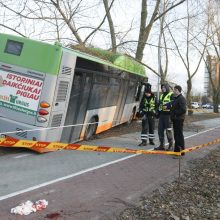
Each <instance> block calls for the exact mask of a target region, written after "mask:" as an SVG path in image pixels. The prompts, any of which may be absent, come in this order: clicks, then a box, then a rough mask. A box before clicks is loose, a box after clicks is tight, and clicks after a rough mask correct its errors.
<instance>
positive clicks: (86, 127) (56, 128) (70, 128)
mask: <svg viewBox="0 0 220 220" xmlns="http://www.w3.org/2000/svg"><path fill="white" fill-rule="evenodd" d="M146 81H147V77H146V75H145V69H144V67H143V66H142V65H140V64H139V63H137V62H136V61H133V60H131V59H130V58H128V57H126V56H122V55H114V56H111V57H110V58H109V60H106V59H103V58H99V57H97V56H94V55H90V54H88V53H85V52H80V51H79V50H74V49H70V48H65V47H62V46H61V45H60V44H59V43H55V44H54V45H52V44H49V43H45V42H40V41H36V40H31V39H28V38H23V37H19V36H13V35H9V34H0V134H1V135H2V136H11V137H13V138H17V139H28V140H38V141H61V142H65V143H73V142H77V141H79V140H83V139H89V138H91V137H92V136H93V135H94V134H98V133H100V132H102V131H105V130H107V129H109V128H111V127H114V126H116V125H119V124H122V123H125V122H129V121H130V120H131V119H132V118H133V117H134V115H135V113H136V111H137V109H138V106H139V101H140V96H141V91H142V87H143V83H144V82H146Z"/></svg>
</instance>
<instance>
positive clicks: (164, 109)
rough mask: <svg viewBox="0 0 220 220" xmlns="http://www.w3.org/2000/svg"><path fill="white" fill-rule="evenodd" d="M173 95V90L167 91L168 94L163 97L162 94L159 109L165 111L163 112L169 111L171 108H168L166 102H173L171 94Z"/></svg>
mask: <svg viewBox="0 0 220 220" xmlns="http://www.w3.org/2000/svg"><path fill="white" fill-rule="evenodd" d="M172 95H173V92H169V93H167V95H166V96H165V97H164V99H162V98H163V94H161V95H160V105H159V111H163V112H169V111H170V108H167V106H166V104H168V103H169V102H171V99H170V98H171V96H172Z"/></svg>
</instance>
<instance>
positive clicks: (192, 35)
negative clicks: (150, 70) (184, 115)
mask: <svg viewBox="0 0 220 220" xmlns="http://www.w3.org/2000/svg"><path fill="white" fill-rule="evenodd" d="M186 10H187V22H186V25H184V26H185V35H186V38H185V40H184V41H183V37H181V41H182V42H179V43H178V41H177V40H176V39H175V37H174V32H172V31H171V28H170V27H169V26H167V27H168V30H169V33H170V36H171V38H172V40H173V43H174V45H175V47H176V50H177V53H178V55H179V57H180V59H181V61H182V63H183V65H184V67H185V69H186V72H187V92H186V99H187V105H188V108H189V109H191V91H192V79H193V77H194V76H195V74H196V73H197V71H198V69H199V66H200V64H201V61H202V60H203V56H204V53H205V49H206V45H207V41H208V37H207V32H206V34H205V36H204V35H203V34H202V30H203V29H204V28H205V25H204V26H203V27H201V28H200V30H198V31H195V23H196V22H194V23H193V25H192V24H191V23H192V21H193V18H194V19H195V18H197V15H198V14H199V13H198V14H197V15H196V14H194V15H190V7H189V0H187V7H186ZM191 10H192V8H191ZM197 21H198V20H197ZM192 26H193V27H194V28H192ZM198 36H201V38H202V39H204V43H203V44H202V45H201V44H200V48H201V50H200V51H201V53H199V54H198V56H199V58H198V61H197V62H195V59H194V60H193V62H192V61H191V58H192V57H194V56H195V54H194V50H193V47H194V45H195V44H196V43H197V44H198V43H199V42H198ZM182 45H183V47H181V46H182ZM193 65H194V69H193V67H192V66H193ZM191 113H192V112H191V111H189V114H191Z"/></svg>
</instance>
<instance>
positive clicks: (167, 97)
mask: <svg viewBox="0 0 220 220" xmlns="http://www.w3.org/2000/svg"><path fill="white" fill-rule="evenodd" d="M161 90H162V94H161V95H160V100H159V107H158V110H157V116H158V118H159V123H158V136H159V141H160V145H159V147H156V148H154V150H165V143H164V142H165V140H164V139H165V137H164V131H166V136H167V140H168V142H169V147H168V150H171V149H172V147H173V135H172V125H171V121H170V109H171V106H172V102H173V92H170V89H169V85H168V84H167V83H165V84H162V85H161Z"/></svg>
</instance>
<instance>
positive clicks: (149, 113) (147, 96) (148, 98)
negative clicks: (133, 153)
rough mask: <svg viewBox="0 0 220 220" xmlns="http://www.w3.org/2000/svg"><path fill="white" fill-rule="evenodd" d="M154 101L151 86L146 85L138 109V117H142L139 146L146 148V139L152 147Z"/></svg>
mask: <svg viewBox="0 0 220 220" xmlns="http://www.w3.org/2000/svg"><path fill="white" fill-rule="evenodd" d="M155 102H156V99H155V96H154V94H153V93H152V92H151V84H149V83H147V84H146V85H145V91H144V95H143V98H142V99H141V103H140V107H139V115H140V117H142V131H141V140H142V142H141V143H140V144H139V146H146V145H147V139H148V138H149V143H150V144H151V145H154V138H155V136H154V128H155V107H156V103H155Z"/></svg>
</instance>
